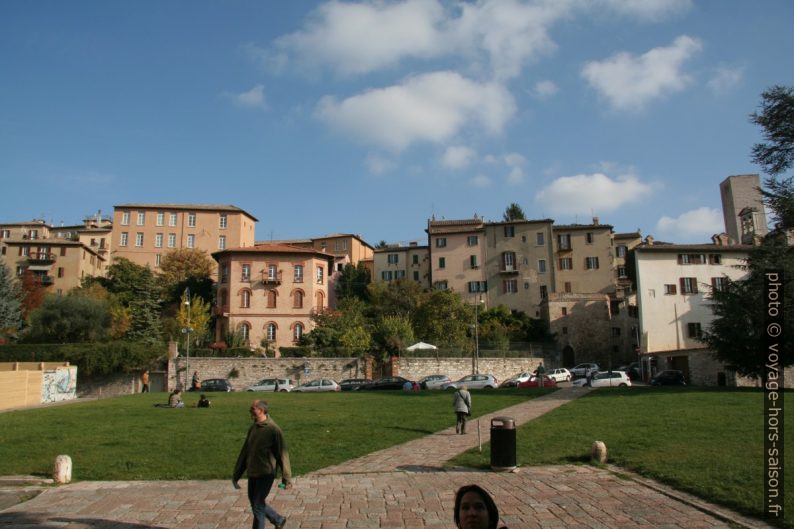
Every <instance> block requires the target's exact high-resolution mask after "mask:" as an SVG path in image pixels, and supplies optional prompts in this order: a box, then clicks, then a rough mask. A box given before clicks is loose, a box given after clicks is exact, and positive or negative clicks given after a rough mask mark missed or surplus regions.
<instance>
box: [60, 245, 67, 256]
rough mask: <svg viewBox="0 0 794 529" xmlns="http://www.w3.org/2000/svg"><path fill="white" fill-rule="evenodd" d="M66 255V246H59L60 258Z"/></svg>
mask: <svg viewBox="0 0 794 529" xmlns="http://www.w3.org/2000/svg"><path fill="white" fill-rule="evenodd" d="M64 255H66V246H61V257H63V256H64Z"/></svg>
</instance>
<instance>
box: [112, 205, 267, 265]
mask: <svg viewBox="0 0 794 529" xmlns="http://www.w3.org/2000/svg"><path fill="white" fill-rule="evenodd" d="M256 222H257V219H256V218H255V217H253V216H252V215H250V214H249V213H247V212H246V211H244V210H242V209H240V208H238V207H236V206H227V205H201V204H119V205H117V206H114V212H113V237H112V251H111V256H112V258H111V260H112V259H116V258H119V257H124V258H125V259H129V260H130V261H132V262H134V263H137V264H139V265H142V266H148V267H150V268H152V269H153V270H157V269H158V268H159V266H160V260H161V259H162V256H163V255H165V254H166V253H167V252H169V251H172V250H176V249H180V248H197V249H200V250H205V251H206V252H207V253H210V254H211V253H213V252H217V251H219V250H224V249H226V248H239V247H247V246H253V245H254V240H255V234H254V229H255V225H256ZM213 279H217V278H216V277H213Z"/></svg>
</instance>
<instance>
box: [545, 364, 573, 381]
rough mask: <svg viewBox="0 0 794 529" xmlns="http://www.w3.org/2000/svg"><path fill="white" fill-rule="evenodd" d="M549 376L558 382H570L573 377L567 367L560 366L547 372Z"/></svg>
mask: <svg viewBox="0 0 794 529" xmlns="http://www.w3.org/2000/svg"><path fill="white" fill-rule="evenodd" d="M546 375H547V376H548V377H549V378H553V379H554V380H556V381H557V382H568V381H569V380H571V379H572V378H573V377H572V376H571V372H570V371H568V370H567V369H565V368H564V367H560V368H557V369H552V370H550V371H548V372H547V373H546Z"/></svg>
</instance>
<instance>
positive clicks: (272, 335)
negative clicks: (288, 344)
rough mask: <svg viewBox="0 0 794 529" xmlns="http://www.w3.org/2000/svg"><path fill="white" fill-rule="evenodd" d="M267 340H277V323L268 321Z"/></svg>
mask: <svg viewBox="0 0 794 529" xmlns="http://www.w3.org/2000/svg"><path fill="white" fill-rule="evenodd" d="M267 341H269V342H275V341H276V324H275V323H268V324H267Z"/></svg>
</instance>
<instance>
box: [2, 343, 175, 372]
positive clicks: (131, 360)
mask: <svg viewBox="0 0 794 529" xmlns="http://www.w3.org/2000/svg"><path fill="white" fill-rule="evenodd" d="M166 352H167V350H166V346H165V345H154V346H153V345H150V344H142V343H135V342H101V343H75V344H9V345H2V346H0V362H69V363H70V364H71V365H76V366H77V369H78V371H79V372H80V373H82V374H84V375H108V374H111V373H118V372H125V373H128V372H131V371H137V370H140V369H144V368H148V367H152V366H153V365H154V364H155V362H156V361H157V360H158V359H159V358H161V357H164V356H165V355H166Z"/></svg>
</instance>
